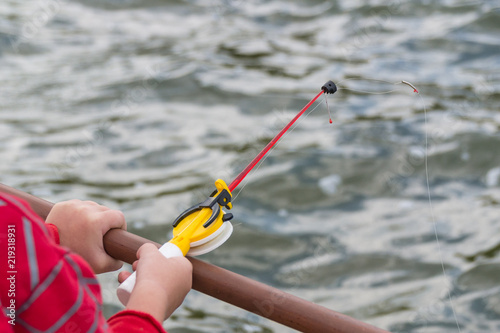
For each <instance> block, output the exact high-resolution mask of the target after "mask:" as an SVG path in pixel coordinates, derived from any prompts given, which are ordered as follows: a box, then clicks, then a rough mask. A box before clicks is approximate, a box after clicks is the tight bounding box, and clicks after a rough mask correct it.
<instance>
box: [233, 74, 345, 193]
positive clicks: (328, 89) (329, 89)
mask: <svg viewBox="0 0 500 333" xmlns="http://www.w3.org/2000/svg"><path fill="white" fill-rule="evenodd" d="M336 91H337V86H336V85H335V83H333V82H332V81H328V82H327V83H325V84H324V85H323V86H322V87H321V91H320V92H319V93H318V94H317V95H316V96H315V97H314V98H313V99H311V100H310V101H309V103H307V104H306V106H304V108H303V109H302V110H300V112H299V113H297V115H296V116H295V117H294V118H293V119H292V120H290V122H289V123H288V124H286V126H285V127H283V129H282V130H281V131H280V132H279V133H278V134H276V136H275V137H274V138H273V139H272V140H271V141H270V142H269V143H268V144H267V145H266V146H265V147H264V149H262V150H261V152H260V153H259V154H257V156H255V157H254V159H253V160H252V161H251V162H250V163H249V164H248V165H247V166H246V168H245V169H243V170H242V171H241V172H240V174H239V175H238V176H237V177H236V178H235V179H234V180H233V181H232V182H231V184H229V190H230V191H234V189H235V188H236V187H238V185H239V184H240V183H241V181H242V180H243V179H245V177H246V176H247V175H248V173H249V172H250V171H252V169H253V168H254V167H255V166H256V165H257V163H259V161H260V160H261V159H262V157H264V156H265V155H266V154H267V153H268V152H269V150H271V148H273V147H274V145H275V144H276V143H277V142H278V141H279V140H280V139H281V137H282V136H283V134H285V133H286V132H287V131H288V130H289V129H290V127H292V125H293V124H295V122H296V121H297V119H299V118H300V117H301V116H302V115H303V114H304V112H306V111H307V109H309V107H310V106H311V105H312V104H313V103H314V102H316V100H317V99H318V98H319V97H320V96H321V95H323V94H334V93H335V92H336ZM328 111H330V110H328ZM331 122H332V119H331V116H330V123H331Z"/></svg>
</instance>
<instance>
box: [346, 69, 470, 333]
mask: <svg viewBox="0 0 500 333" xmlns="http://www.w3.org/2000/svg"><path fill="white" fill-rule="evenodd" d="M351 80H366V81H377V82H384V83H388V84H392V85H398V84H403V85H407V86H409V87H410V88H412V89H413V92H414V93H416V94H417V95H418V97H419V99H420V103H421V105H422V107H423V109H424V126H425V130H424V133H425V134H424V136H425V154H424V155H425V156H424V168H425V179H426V187H427V197H428V201H429V212H430V218H431V222H432V225H433V227H434V235H435V237H436V244H437V247H438V253H439V259H440V262H441V269H442V272H443V277H444V279H445V280H447V275H446V268H445V267H444V259H443V252H442V250H441V241H440V239H439V235H438V231H437V223H436V218H435V215H434V205H433V204H432V196H431V187H430V181H429V163H428V160H429V158H428V155H429V138H428V133H427V107H426V106H425V102H424V99H423V97H422V95H421V94H420V92H419V91H418V89H417V88H416V87H415V86H414V85H413V84H411V83H410V82H408V81H405V80H402V81H398V82H389V81H384V80H377V79H354V78H352V79H345V80H342V81H340V82H339V83H338V85H340V83H342V82H345V81H351ZM339 90H351V91H357V92H366V93H370V94H386V93H390V92H393V91H396V90H391V91H387V92H367V91H362V90H355V89H350V88H342V87H339ZM447 294H448V301H449V302H450V307H451V310H452V312H453V318H454V319H455V323H456V325H457V329H458V332H459V333H460V332H461V329H460V324H459V322H458V317H457V314H456V311H455V306H454V305H453V300H452V298H451V292H450V290H449V289H448V291H447Z"/></svg>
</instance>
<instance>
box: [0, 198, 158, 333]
mask: <svg viewBox="0 0 500 333" xmlns="http://www.w3.org/2000/svg"><path fill="white" fill-rule="evenodd" d="M0 228H1V230H0V262H2V267H3V263H8V266H7V269H2V270H0V303H1V304H2V310H3V313H4V315H3V316H2V317H0V332H11V331H14V332H37V331H53V332H77V331H81V332H132V331H142V332H165V331H164V330H163V328H162V327H161V324H160V323H158V322H157V321H156V320H155V319H154V318H152V317H151V316H150V315H148V314H145V313H140V312H130V311H123V312H120V313H118V314H116V315H115V316H113V317H112V318H111V319H110V323H109V326H108V323H107V322H106V320H105V319H104V316H103V315H102V299H101V291H100V287H99V284H98V282H97V279H96V277H95V275H94V273H93V271H92V269H91V267H90V266H89V265H88V263H87V262H85V260H84V259H83V258H81V257H80V256H78V255H77V254H74V253H72V252H70V251H69V249H67V248H64V247H61V246H59V245H57V244H56V243H57V242H58V239H57V238H58V237H56V235H57V234H58V233H57V228H56V229H55V230H52V231H51V228H52V227H51V225H50V224H49V225H47V224H45V223H44V221H43V220H42V219H41V218H40V217H38V216H36V214H35V213H34V212H33V211H31V209H30V208H29V206H28V205H27V204H26V203H25V202H23V201H22V200H20V199H18V198H16V197H12V196H9V195H5V194H2V193H0ZM54 240H55V241H54ZM9 260H10V261H9ZM9 265H11V266H9ZM10 304H14V305H13V308H14V311H13V312H12V316H7V317H6V316H5V314H7V315H9V314H10V312H9V311H10V310H9V308H8V305H10ZM11 317H12V318H11ZM12 319H13V320H14V321H13V322H11V323H9V321H11V320H12ZM12 323H15V325H12ZM125 329H126V330H125Z"/></svg>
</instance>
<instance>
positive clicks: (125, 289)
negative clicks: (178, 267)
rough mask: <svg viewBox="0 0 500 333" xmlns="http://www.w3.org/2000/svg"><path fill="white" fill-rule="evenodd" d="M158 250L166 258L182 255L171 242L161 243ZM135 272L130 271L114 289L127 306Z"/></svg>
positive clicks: (133, 284)
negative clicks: (130, 273)
mask: <svg viewBox="0 0 500 333" xmlns="http://www.w3.org/2000/svg"><path fill="white" fill-rule="evenodd" d="M159 251H160V253H161V254H163V255H164V256H165V257H166V258H172V257H182V256H184V255H183V254H182V251H181V249H179V247H177V245H175V244H172V243H165V244H163V246H162V247H160V248H159ZM135 273H136V272H134V273H132V275H130V276H129V277H128V278H127V279H126V280H125V281H123V283H122V284H120V286H119V287H118V289H116V295H117V296H118V299H119V300H120V302H121V303H122V304H123V305H125V306H127V303H128V300H129V299H130V294H131V293H132V290H133V289H134V286H135V280H136V275H135Z"/></svg>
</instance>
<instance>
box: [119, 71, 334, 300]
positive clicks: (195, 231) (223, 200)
mask: <svg viewBox="0 0 500 333" xmlns="http://www.w3.org/2000/svg"><path fill="white" fill-rule="evenodd" d="M336 91H337V86H336V85H335V83H333V82H332V81H328V82H326V83H325V84H324V85H323V86H322V87H321V91H320V92H319V93H318V94H317V95H316V96H315V97H314V98H313V99H311V100H310V101H309V103H307V104H306V106H304V108H302V110H300V111H299V113H297V115H296V116H295V117H294V118H293V119H292V120H290V122H289V123H288V124H287V125H286V126H285V127H283V129H282V130H281V131H280V132H279V133H278V134H277V135H276V136H275V137H274V138H273V139H272V140H271V141H270V142H269V143H268V144H267V145H266V146H265V147H264V149H262V151H261V152H260V153H259V154H257V156H256V157H255V158H254V159H253V160H252V161H251V162H250V163H249V164H248V165H247V167H246V168H244V169H243V171H241V173H240V174H239V175H238V176H237V177H236V178H235V179H234V180H233V181H232V182H231V184H230V185H229V186H227V184H226V183H225V182H224V181H223V180H222V179H217V180H216V181H215V188H216V190H215V191H214V192H213V193H212V194H211V195H210V196H209V197H208V198H207V199H206V200H205V201H203V202H201V203H199V204H196V205H194V206H192V207H190V208H188V209H186V210H185V211H184V212H182V213H181V214H180V215H179V216H178V217H177V218H176V219H175V220H174V222H173V224H172V226H173V231H172V234H173V237H172V238H171V239H170V240H169V241H168V242H167V243H165V244H164V245H163V246H161V247H160V252H161V253H162V254H163V255H164V256H165V257H167V258H171V257H177V256H191V257H192V256H197V255H201V254H205V253H208V252H210V251H212V250H214V249H216V248H218V247H219V246H221V245H222V244H223V243H224V242H225V241H226V240H228V239H229V237H230V236H231V234H232V233H233V226H232V224H231V222H230V220H231V219H232V218H233V214H231V213H226V212H225V211H224V210H223V208H225V209H227V210H230V209H231V208H232V207H233V206H232V203H231V199H232V191H233V190H234V189H235V188H236V187H238V185H239V184H240V183H241V181H242V180H243V179H245V177H246V176H247V175H248V174H249V173H250V171H251V170H252V169H253V168H254V167H255V166H256V165H257V164H258V163H259V161H260V160H261V159H262V158H263V157H264V156H265V155H266V154H267V153H268V152H269V150H271V148H273V147H274V145H275V144H276V143H277V142H278V141H279V140H280V139H281V137H282V136H283V135H284V134H285V133H286V132H287V131H288V130H289V129H290V128H291V127H292V125H293V124H294V123H295V122H296V121H297V120H298V119H299V118H300V117H301V116H302V115H303V114H304V112H306V110H307V109H309V107H310V106H311V105H312V104H313V103H314V102H315V101H316V100H317V99H318V98H319V97H320V96H321V95H322V94H334V93H335V92H336ZM135 282H136V273H135V272H134V273H132V274H131V275H130V276H129V277H128V278H127V279H126V280H125V281H123V282H122V284H121V285H120V286H119V287H118V289H117V290H116V294H117V295H118V299H119V300H120V302H122V304H123V305H127V303H128V301H129V299H130V295H131V293H132V290H133V289H134V286H135Z"/></svg>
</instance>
